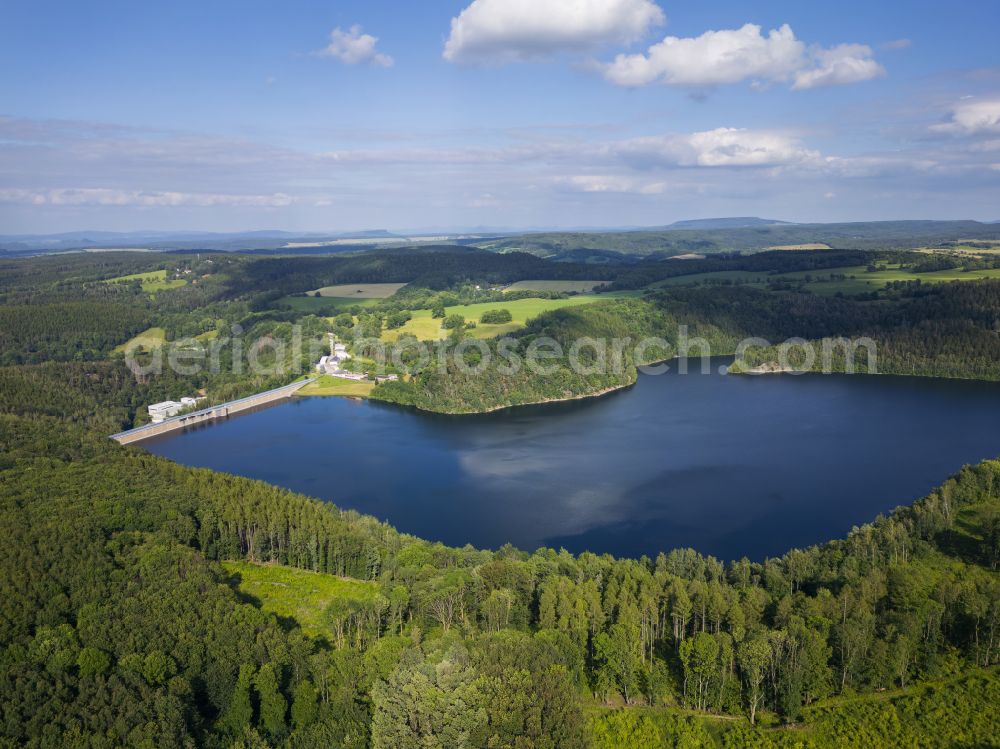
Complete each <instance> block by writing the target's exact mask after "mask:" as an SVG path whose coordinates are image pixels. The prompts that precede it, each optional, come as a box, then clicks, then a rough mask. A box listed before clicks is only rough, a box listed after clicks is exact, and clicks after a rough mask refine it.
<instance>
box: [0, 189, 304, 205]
mask: <svg viewBox="0 0 1000 749" xmlns="http://www.w3.org/2000/svg"><path fill="white" fill-rule="evenodd" d="M293 202H295V199H294V198H292V197H290V196H288V195H284V194H282V193H275V194H273V195H223V194H212V193H188V192H149V191H145V190H114V189H110V188H103V187H73V188H53V189H47V190H28V189H8V190H0V203H21V204H27V205H55V206H76V205H87V206H90V205H103V206H135V207H144V208H152V207H177V206H196V207H202V208H210V207H213V206H229V207H252V208H282V207H285V206H288V205H291V204H292V203H293Z"/></svg>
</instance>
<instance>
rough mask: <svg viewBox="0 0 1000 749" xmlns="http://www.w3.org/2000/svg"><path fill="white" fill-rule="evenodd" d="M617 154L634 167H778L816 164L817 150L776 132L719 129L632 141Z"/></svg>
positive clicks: (819, 157) (619, 144)
mask: <svg viewBox="0 0 1000 749" xmlns="http://www.w3.org/2000/svg"><path fill="white" fill-rule="evenodd" d="M614 151H615V153H616V154H617V155H619V156H620V157H621V158H623V159H624V160H625V161H626V162H627V163H629V164H630V165H631V166H633V167H635V168H650V167H664V166H667V167H669V166H685V167H775V166H789V165H792V164H814V163H819V162H820V161H821V159H822V157H821V155H820V153H819V152H818V151H813V150H810V149H807V148H805V147H804V146H803V145H802V144H801V143H799V141H798V140H797V139H795V138H793V137H791V136H789V135H787V134H785V133H782V132H779V131H774V130H747V129H744V128H731V127H720V128H717V129H715V130H706V131H704V132H698V133H690V134H683V135H680V134H678V135H661V136H647V137H643V138H633V139H631V140H627V141H622V142H620V143H618V144H617V145H616V146H614Z"/></svg>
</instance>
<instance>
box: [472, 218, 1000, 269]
mask: <svg viewBox="0 0 1000 749" xmlns="http://www.w3.org/2000/svg"><path fill="white" fill-rule="evenodd" d="M709 220H713V219H709ZM723 220H725V219H723ZM736 220H739V219H736ZM758 220H762V219H758ZM960 239H965V240H968V239H995V240H1000V224H985V223H981V222H979V221H871V222H859V223H843V224H788V223H778V224H767V225H761V226H751V227H740V228H728V229H684V228H669V227H668V228H662V229H651V230H643V231H628V232H607V233H603V234H597V233H595V234H590V233H582V232H547V233H542V234H522V235H519V236H512V237H500V238H496V239H492V240H488V241H483V242H478V243H477V244H478V246H480V247H483V248H484V249H489V250H493V251H494V252H514V251H521V252H530V253H532V254H534V255H538V256H540V257H546V258H553V259H579V258H580V257H581V255H582V256H591V255H593V254H594V253H596V252H605V253H607V252H617V253H622V254H625V255H639V256H650V255H654V256H655V255H661V256H667V257H669V256H673V255H682V254H685V253H689V252H693V253H698V254H712V253H720V252H760V251H763V250H766V249H769V248H772V247H789V246H797V245H810V244H823V245H828V246H830V247H833V248H836V249H857V250H898V249H912V248H919V247H931V246H939V245H940V244H942V243H944V242H954V241H957V240H960Z"/></svg>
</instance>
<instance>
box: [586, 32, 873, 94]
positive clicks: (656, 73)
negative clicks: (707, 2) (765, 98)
mask: <svg viewBox="0 0 1000 749" xmlns="http://www.w3.org/2000/svg"><path fill="white" fill-rule="evenodd" d="M599 67H600V69H601V70H602V72H603V74H604V77H605V78H607V79H608V80H609V81H611V82H612V83H615V84H617V85H619V86H633V87H634V86H647V85H649V84H651V83H661V84H665V85H670V86H719V85H724V84H732V83H739V82H741V81H745V80H754V81H756V82H786V81H793V84H794V85H793V88H797V89H804V88H814V87H816V86H826V85H833V84H843V83H856V82H858V81H863V80H868V79H869V78H874V77H876V76H878V75H882V74H883V73H884V72H885V71H884V69H883V68H882V66H881V65H879V64H878V63H877V62H876V61H875V60H873V59H872V50H871V48H870V47H866V46H864V45H861V44H842V45H839V46H837V47H833V48H830V49H824V48H822V47H811V48H807V47H806V45H805V43H804V42H802V41H800V40H799V39H797V38H796V37H795V32H794V31H792V28H791V27H790V26H789V25H788V24H785V25H783V26H781V27H780V28H778V29H771V30H770V31H769V32H768V33H767V35H766V36H765V35H764V34H763V33H762V29H761V27H760V26H758V25H756V24H752V23H748V24H746V25H744V26H743V27H742V28H739V29H723V30H721V31H706V32H705V33H704V34H702V35H701V36H698V37H686V38H682V37H676V36H668V37H667V38H666V39H664V40H663V41H662V42H659V43H657V44H654V45H653V46H652V47H650V48H649V49H648V51H647V52H646V53H645V54H620V55H618V56H617V57H615V59H614V60H613V61H612V62H610V63H607V64H605V65H600V66H599Z"/></svg>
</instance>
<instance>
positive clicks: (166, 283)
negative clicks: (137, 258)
mask: <svg viewBox="0 0 1000 749" xmlns="http://www.w3.org/2000/svg"><path fill="white" fill-rule="evenodd" d="M131 281H139V282H140V283H141V284H142V290H143V291H145V292H147V293H149V294H155V293H156V292H157V291H165V290H166V289H176V288H178V287H180V286H185V285H186V284H187V281H185V280H184V279H183V278H174V279H170V280H167V271H166V269H165V268H161V269H160V270H152V271H147V272H145V273H133V274H131V275H128V276H118V277H117V278H108V279H106V280H105V281H104V283H129V282H131Z"/></svg>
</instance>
